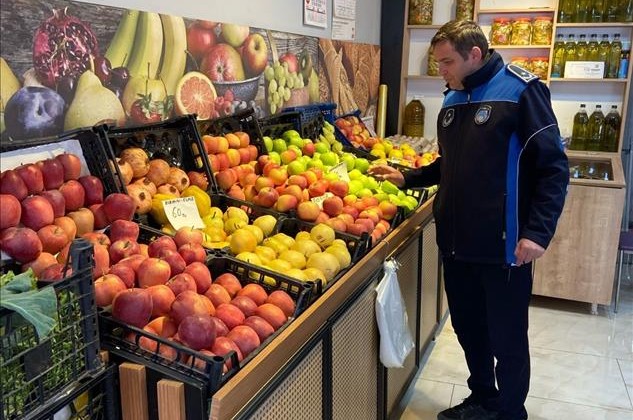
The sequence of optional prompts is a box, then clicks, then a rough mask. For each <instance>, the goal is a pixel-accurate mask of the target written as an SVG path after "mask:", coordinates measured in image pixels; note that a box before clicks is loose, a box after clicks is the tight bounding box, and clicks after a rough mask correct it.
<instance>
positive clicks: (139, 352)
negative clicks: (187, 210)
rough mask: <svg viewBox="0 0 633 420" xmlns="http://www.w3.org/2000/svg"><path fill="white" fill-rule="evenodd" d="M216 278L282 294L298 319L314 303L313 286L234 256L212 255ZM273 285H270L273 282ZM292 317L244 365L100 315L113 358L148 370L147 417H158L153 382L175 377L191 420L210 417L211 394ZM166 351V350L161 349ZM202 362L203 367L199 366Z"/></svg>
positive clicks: (232, 355)
mask: <svg viewBox="0 0 633 420" xmlns="http://www.w3.org/2000/svg"><path fill="white" fill-rule="evenodd" d="M207 265H208V266H209V268H210V270H211V272H212V274H213V277H217V276H219V275H221V274H223V273H226V272H231V273H233V274H235V276H236V277H237V278H238V279H239V280H240V282H241V283H242V285H245V284H248V283H258V284H261V285H262V287H264V288H265V289H266V290H267V291H269V292H270V291H272V290H284V291H286V292H287V293H288V294H289V295H290V296H291V297H292V298H293V300H294V301H295V302H296V310H295V316H294V317H296V316H298V315H299V314H300V313H301V312H303V310H305V308H306V307H307V305H308V304H309V302H310V291H311V288H310V286H309V285H306V284H303V283H300V282H298V281H294V280H291V279H287V278H284V277H283V276H282V275H279V274H278V273H274V272H272V271H269V270H265V269H261V268H260V267H256V266H253V265H251V264H248V263H246V262H244V261H240V260H237V259H235V258H231V257H226V256H220V257H212V258H210V259H209V260H208V262H207ZM271 278H272V279H273V280H274V283H275V285H274V286H272V285H271V284H270V279H271ZM294 317H291V318H289V319H288V321H287V322H286V323H285V324H284V325H283V326H282V327H281V328H279V329H278V330H277V331H275V333H274V334H272V335H271V336H270V337H268V338H267V339H266V340H265V341H264V342H262V343H261V345H260V346H259V347H258V348H257V349H255V350H254V351H253V352H252V353H250V354H249V355H248V356H246V357H245V358H244V359H243V360H242V361H241V362H239V361H238V360H237V354H236V353H235V352H230V353H229V354H227V355H226V356H224V357H220V356H213V357H210V356H206V355H204V354H202V353H199V352H197V351H194V350H192V349H190V348H188V347H185V346H183V345H181V344H178V343H176V342H173V341H169V340H167V339H164V338H162V337H158V336H156V335H153V334H150V333H148V332H146V331H144V330H142V329H139V328H136V327H133V326H130V325H126V324H124V323H122V322H120V321H118V320H116V319H114V318H112V316H111V315H110V314H109V313H107V312H105V311H101V312H100V313H99V319H100V327H101V328H100V332H101V340H102V344H103V347H104V348H105V349H106V350H108V351H109V352H110V354H111V357H112V359H113V360H116V361H118V362H123V361H130V362H132V363H137V364H142V365H144V366H145V367H146V368H147V370H148V406H149V411H150V412H149V417H150V418H158V411H157V410H158V407H157V400H156V386H155V384H156V383H157V382H158V381H159V380H161V379H171V380H176V381H180V382H182V383H183V384H184V385H185V395H186V396H187V398H186V407H185V411H186V417H187V418H208V417H209V410H210V404H211V397H212V396H213V394H214V393H215V392H216V391H217V390H218V389H219V388H220V387H221V386H222V385H223V384H224V383H225V382H226V381H227V380H228V379H230V378H231V377H232V376H233V375H235V373H236V372H237V371H238V370H239V369H240V368H241V367H243V366H244V365H245V364H247V363H248V362H249V361H250V360H251V359H252V358H253V357H255V356H256V355H257V354H258V353H259V351H261V349H262V348H264V347H265V346H266V345H267V344H268V343H269V342H270V341H271V340H273V339H274V338H275V337H277V336H278V335H279V333H280V332H281V331H283V330H284V329H285V328H286V327H287V326H288V324H289V323H290V322H291V321H292V320H293V319H294ZM142 337H145V338H148V339H151V340H154V341H155V342H157V349H156V351H155V352H153V351H149V350H145V349H143V348H142V347H141V346H140V345H139V340H140V339H141V338H142ZM161 348H168V349H170V351H172V354H173V352H175V354H176V357H175V360H168V359H166V358H164V357H162V356H161V355H160V354H159V352H160V351H161ZM163 350H164V349H163ZM227 361H230V362H231V366H232V367H231V368H230V369H228V371H227V372H223V368H224V365H225V362H227ZM196 364H202V365H204V366H205V368H204V369H199V368H197V367H195V365H196Z"/></svg>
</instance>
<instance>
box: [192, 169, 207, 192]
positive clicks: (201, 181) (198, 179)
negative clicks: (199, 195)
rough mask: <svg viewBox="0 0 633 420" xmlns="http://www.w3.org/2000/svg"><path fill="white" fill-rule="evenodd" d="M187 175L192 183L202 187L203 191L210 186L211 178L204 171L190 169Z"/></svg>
mask: <svg viewBox="0 0 633 420" xmlns="http://www.w3.org/2000/svg"><path fill="white" fill-rule="evenodd" d="M187 176H188V177H189V182H190V183H191V185H195V186H197V187H200V189H201V190H203V191H206V190H207V189H208V188H209V180H208V179H207V176H206V175H205V174H203V173H202V172H196V171H189V172H187Z"/></svg>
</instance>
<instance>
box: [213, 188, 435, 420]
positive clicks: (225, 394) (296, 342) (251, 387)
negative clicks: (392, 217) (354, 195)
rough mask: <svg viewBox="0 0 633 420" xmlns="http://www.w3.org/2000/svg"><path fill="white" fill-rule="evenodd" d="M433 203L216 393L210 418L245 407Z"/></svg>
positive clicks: (226, 416) (425, 215)
mask: <svg viewBox="0 0 633 420" xmlns="http://www.w3.org/2000/svg"><path fill="white" fill-rule="evenodd" d="M432 202H433V200H432V199H431V200H428V201H427V202H426V203H424V204H423V205H422V206H420V208H418V209H417V210H416V211H415V212H414V213H413V214H411V215H410V216H409V217H408V218H407V219H405V220H404V222H403V223H402V224H401V225H400V226H399V227H398V228H397V229H394V230H393V231H392V232H391V233H390V234H389V235H387V237H385V238H384V239H383V240H382V241H381V242H380V243H379V244H378V245H376V246H375V247H374V248H372V249H371V250H370V251H369V252H368V253H367V255H365V256H364V257H363V258H362V259H361V260H360V261H358V262H357V263H356V264H354V265H353V266H352V267H351V268H350V270H349V271H348V272H347V273H346V274H345V275H344V276H343V277H342V278H340V279H339V280H338V281H337V282H336V283H335V284H333V285H332V286H331V287H330V288H329V289H328V290H327V291H326V292H325V293H324V294H323V296H321V297H320V298H319V299H318V300H317V301H316V302H314V303H313V304H312V305H311V306H310V307H308V309H306V311H305V312H304V313H302V314H301V315H300V316H299V317H298V318H297V319H295V320H294V321H293V322H292V323H291V324H290V325H288V327H287V328H285V329H284V330H283V331H282V332H281V333H280V334H279V336H277V337H276V338H275V339H274V340H273V341H271V342H270V343H269V344H268V345H267V346H266V347H264V348H263V349H262V350H261V351H260V352H259V354H257V355H256V356H255V357H254V358H253V359H252V360H251V361H250V362H249V363H248V364H247V365H246V366H244V367H243V368H242V369H240V370H239V371H238V372H237V374H236V375H235V376H234V377H233V378H231V379H230V380H229V381H228V382H227V383H226V384H225V385H224V386H223V387H222V388H220V389H219V390H218V391H217V392H216V393H215V394H214V395H213V398H212V402H211V413H210V418H211V419H229V418H232V417H234V416H235V415H236V414H237V413H238V412H239V411H240V410H241V409H242V408H243V407H244V406H246V405H247V404H248V403H249V401H250V400H251V399H252V398H253V397H254V396H255V395H256V394H257V393H258V391H260V390H261V389H262V388H263V387H264V386H265V385H266V383H267V382H268V381H269V380H270V378H272V377H273V376H274V375H275V374H276V373H277V372H278V371H279V370H280V369H281V368H282V367H283V365H284V364H285V363H286V362H287V361H288V360H289V359H290V358H291V357H292V356H293V355H294V354H295V353H296V352H297V351H298V350H299V349H300V348H301V346H302V345H303V344H305V343H306V342H307V341H308V340H309V339H310V337H311V336H312V335H313V334H314V333H315V332H316V331H317V330H318V329H319V328H320V327H321V326H323V325H324V324H325V323H326V322H327V321H328V319H329V318H330V317H331V316H332V315H333V314H334V313H335V312H336V311H337V310H338V309H339V308H340V307H341V306H342V305H343V303H344V302H345V301H346V299H347V298H348V297H349V296H350V295H351V294H352V293H354V291H355V290H356V289H357V288H358V287H359V286H360V285H362V284H363V282H364V281H365V280H366V279H367V278H368V277H369V276H370V275H371V274H372V273H374V272H375V271H376V270H377V269H378V268H379V267H380V266H381V265H382V263H383V262H384V260H385V258H387V256H388V255H389V254H391V253H392V252H393V251H394V250H395V249H397V247H398V245H400V244H402V243H403V242H404V241H406V238H408V237H410V236H411V235H414V234H415V232H417V231H418V230H419V229H420V228H421V225H422V223H423V222H425V221H426V220H428V219H429V218H430V217H431V209H432ZM298 403H299V402H298Z"/></svg>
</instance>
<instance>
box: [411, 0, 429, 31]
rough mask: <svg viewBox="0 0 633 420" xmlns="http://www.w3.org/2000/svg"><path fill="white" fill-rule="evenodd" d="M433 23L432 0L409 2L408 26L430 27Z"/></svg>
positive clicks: (412, 0)
mask: <svg viewBox="0 0 633 420" xmlns="http://www.w3.org/2000/svg"><path fill="white" fill-rule="evenodd" d="M432 22H433V0H410V1H409V25H430V24H431V23H432Z"/></svg>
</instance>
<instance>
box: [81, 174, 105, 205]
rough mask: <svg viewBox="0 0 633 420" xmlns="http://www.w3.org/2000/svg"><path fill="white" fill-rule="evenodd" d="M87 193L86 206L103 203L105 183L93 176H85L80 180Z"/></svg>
mask: <svg viewBox="0 0 633 420" xmlns="http://www.w3.org/2000/svg"><path fill="white" fill-rule="evenodd" d="M78 181H79V183H80V184H81V185H82V186H83V187H84V190H85V192H86V205H88V206H89V205H91V204H99V203H103V183H102V182H101V179H99V178H97V177H96V176H93V175H85V176H82V177H80V178H79V179H78Z"/></svg>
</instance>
